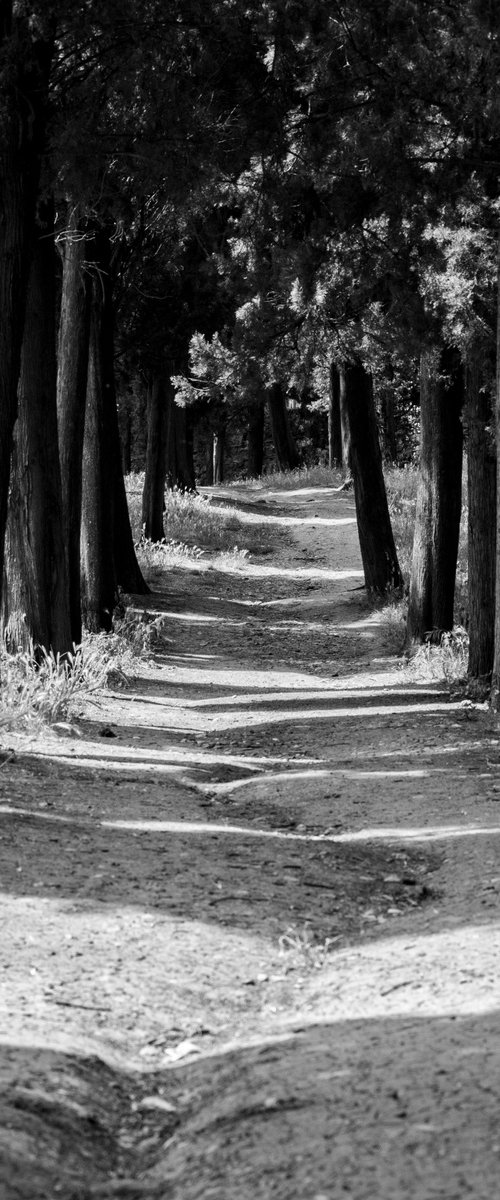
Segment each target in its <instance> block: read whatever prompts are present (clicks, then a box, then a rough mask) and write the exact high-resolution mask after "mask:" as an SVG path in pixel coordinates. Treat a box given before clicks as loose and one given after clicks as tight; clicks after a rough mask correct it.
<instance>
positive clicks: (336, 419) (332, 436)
mask: <svg viewBox="0 0 500 1200" xmlns="http://www.w3.org/2000/svg"><path fill="white" fill-rule="evenodd" d="M344 383H345V380H344V375H343V372H342V374H341V372H340V371H339V368H338V366H337V364H336V363H334V362H332V363H330V379H329V388H328V466H329V467H330V468H331V467H341V466H342V465H343V457H342V426H341V422H340V389H341V386H342V384H344Z"/></svg>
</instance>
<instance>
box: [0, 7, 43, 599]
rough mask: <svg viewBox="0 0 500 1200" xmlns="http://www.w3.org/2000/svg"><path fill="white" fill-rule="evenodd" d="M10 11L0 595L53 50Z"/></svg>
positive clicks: (2, 48) (2, 185) (2, 203)
mask: <svg viewBox="0 0 500 1200" xmlns="http://www.w3.org/2000/svg"><path fill="white" fill-rule="evenodd" d="M16 7H17V6H16ZM13 9H14V5H13V4H12V2H11V0H4V3H3V4H2V6H1V11H0V56H1V58H2V61H3V60H4V56H5V63H4V68H3V69H4V76H3V80H4V82H3V83H2V87H1V90H0V589H1V586H2V580H3V561H4V545H5V527H6V522H7V506H8V495H9V477H10V456H11V449H12V434H13V429H14V423H15V420H16V415H17V386H18V380H19V369H20V359H21V344H22V337H23V327H24V317H25V307H26V292H27V286H28V277H29V269H30V261H31V255H32V251H33V244H34V238H35V213H36V200H37V194H38V184H39V177H40V163H41V157H42V152H43V145H44V136H45V116H46V104H47V89H48V79H49V72H50V64H51V58H52V50H53V29H52V28H51V27H50V26H51V22H50V21H49V20H48V21H47V29H46V30H44V31H42V30H41V29H40V28H39V29H38V30H37V39H36V41H35V40H34V39H32V34H31V30H30V26H29V19H28V17H27V16H26V15H25V14H24V13H23V12H21V13H17V12H16V14H15V15H14V13H13ZM9 60H10V61H9ZM7 62H8V66H7V65H5V64H6V63H7ZM5 81H6V82H5Z"/></svg>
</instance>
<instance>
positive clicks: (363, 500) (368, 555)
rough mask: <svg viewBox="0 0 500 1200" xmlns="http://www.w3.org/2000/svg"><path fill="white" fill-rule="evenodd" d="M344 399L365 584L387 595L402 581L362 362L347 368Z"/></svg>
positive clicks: (367, 377)
mask: <svg viewBox="0 0 500 1200" xmlns="http://www.w3.org/2000/svg"><path fill="white" fill-rule="evenodd" d="M345 388H346V390H345V402H346V409H347V415H348V420H349V430H350V436H351V464H352V477H353V483H354V497H355V501H356V515H357V521H358V535H359V545H360V550H361V558H362V561H363V569H364V573H365V584H366V588H367V590H368V591H369V592H375V593H376V594H377V595H379V596H383V595H385V593H386V592H387V590H388V588H400V587H402V584H403V579H402V575H401V571H400V569H399V563H398V557H397V553H396V547H395V544H394V537H393V533H392V527H391V520H390V516H389V508H388V504H387V494H386V490H385V483H384V475H383V471H382V454H381V452H380V441H379V436H378V428H377V416H376V412H375V405H374V403H373V390H372V383H371V379H370V376H369V375H368V374H367V372H366V371H365V369H364V367H363V366H362V365H361V364H360V363H356V364H351V365H349V366H346V368H345Z"/></svg>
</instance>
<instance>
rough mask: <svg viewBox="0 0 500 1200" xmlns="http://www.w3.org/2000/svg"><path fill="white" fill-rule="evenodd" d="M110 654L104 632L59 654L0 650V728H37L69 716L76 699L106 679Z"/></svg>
mask: <svg viewBox="0 0 500 1200" xmlns="http://www.w3.org/2000/svg"><path fill="white" fill-rule="evenodd" d="M110 658H111V647H109V648H108V643H107V641H106V635H105V634H98V635H90V634H89V635H87V636H86V637H85V640H84V642H83V643H82V645H81V646H77V647H74V649H73V652H72V653H69V654H67V655H65V656H64V658H61V657H60V656H59V655H55V654H54V653H53V651H50V653H48V652H47V651H46V650H43V649H42V650H41V651H39V653H38V654H35V650H34V647H33V646H31V647H30V649H28V650H27V651H25V652H24V653H18V654H11V653H9V652H7V650H6V648H5V647H2V649H1V651H0V680H1V698H0V729H3V730H18V729H19V728H22V729H27V730H28V731H30V730H31V731H33V732H34V731H35V730H36V729H37V728H38V727H40V726H43V725H47V724H53V723H54V722H57V721H60V720H64V719H65V718H67V717H68V715H69V713H70V710H71V707H72V705H73V704H74V701H75V700H77V699H81V697H82V696H83V695H89V694H91V693H92V692H95V691H98V690H99V689H100V688H102V687H103V686H104V685H105V683H106V676H107V672H108V669H109V664H110Z"/></svg>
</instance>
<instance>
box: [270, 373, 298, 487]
mask: <svg viewBox="0 0 500 1200" xmlns="http://www.w3.org/2000/svg"><path fill="white" fill-rule="evenodd" d="M267 403H268V408H269V416H270V419H271V434H272V439H273V445H274V449H275V453H276V458H277V460H278V466H279V469H280V471H294V470H295V468H296V467H299V466H300V458H299V454H298V451H297V447H296V445H295V442H294V439H293V435H292V431H291V429H290V421H289V419H288V411H287V407H286V398H285V393H284V391H283V388H282V386H281V384H280V383H273V384H272V385H271V387H270V388H269V389H268V392H267Z"/></svg>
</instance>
